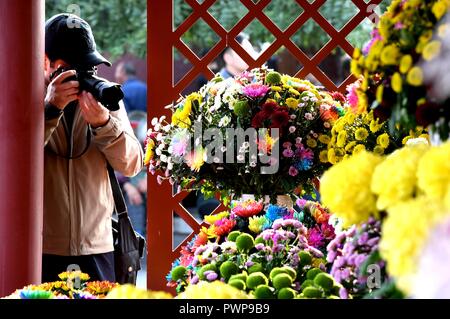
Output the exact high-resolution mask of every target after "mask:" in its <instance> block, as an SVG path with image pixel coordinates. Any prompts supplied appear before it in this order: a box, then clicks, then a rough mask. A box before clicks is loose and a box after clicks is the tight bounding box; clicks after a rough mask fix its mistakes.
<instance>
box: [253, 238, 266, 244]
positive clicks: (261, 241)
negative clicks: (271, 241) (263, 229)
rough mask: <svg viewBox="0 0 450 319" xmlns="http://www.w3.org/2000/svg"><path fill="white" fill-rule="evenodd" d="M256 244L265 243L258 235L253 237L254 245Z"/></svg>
mask: <svg viewBox="0 0 450 319" xmlns="http://www.w3.org/2000/svg"><path fill="white" fill-rule="evenodd" d="M257 244H264V245H265V244H266V241H265V240H264V239H263V238H262V237H258V238H256V239H255V245H257Z"/></svg>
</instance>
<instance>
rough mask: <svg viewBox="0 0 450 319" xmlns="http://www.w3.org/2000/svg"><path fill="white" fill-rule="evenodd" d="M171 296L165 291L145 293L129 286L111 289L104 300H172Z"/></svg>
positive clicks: (145, 291) (143, 290)
mask: <svg viewBox="0 0 450 319" xmlns="http://www.w3.org/2000/svg"><path fill="white" fill-rule="evenodd" d="M172 298H173V297H172V295H171V294H170V293H168V292H165V291H147V290H145V289H140V288H137V287H135V286H133V285H131V284H125V285H120V286H117V287H115V288H113V289H112V290H111V291H110V292H109V293H108V295H107V296H106V298H105V299H172Z"/></svg>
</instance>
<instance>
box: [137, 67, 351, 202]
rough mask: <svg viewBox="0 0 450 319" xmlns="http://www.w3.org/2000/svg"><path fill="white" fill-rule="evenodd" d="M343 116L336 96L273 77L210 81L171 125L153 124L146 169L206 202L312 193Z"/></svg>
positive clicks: (178, 109) (177, 108)
mask: <svg viewBox="0 0 450 319" xmlns="http://www.w3.org/2000/svg"><path fill="white" fill-rule="evenodd" d="M344 108H345V99H344V98H343V96H342V95H339V94H329V93H326V92H321V91H319V90H318V89H317V88H316V87H315V86H314V85H313V84H311V83H310V82H309V81H306V80H300V79H298V78H294V77H290V76H287V75H281V74H279V73H278V72H275V71H270V70H267V69H254V70H251V71H248V72H245V73H243V74H241V75H240V76H237V77H235V78H232V79H227V80H225V79H223V78H222V77H220V76H216V77H215V78H214V79H212V80H211V81H210V82H209V83H207V84H206V85H205V86H203V87H202V88H201V89H200V90H199V91H198V92H194V93H192V94H190V95H188V96H187V97H184V98H182V99H181V100H180V101H179V102H178V103H177V104H176V105H174V106H173V107H172V110H173V115H172V119H171V121H167V120H166V118H165V117H161V118H159V119H157V118H155V119H153V120H152V122H151V124H152V127H151V128H150V129H149V131H148V134H147V135H148V138H147V142H146V156H145V163H146V164H147V165H148V167H149V170H150V172H151V173H153V174H155V173H156V172H158V173H160V175H159V176H158V181H160V182H162V180H164V179H167V180H169V182H171V183H172V184H176V185H179V186H181V187H182V188H188V189H201V190H202V191H203V192H204V193H206V194H210V193H212V192H216V191H223V193H224V194H226V195H229V194H230V193H231V194H234V195H236V196H239V195H241V194H255V195H256V196H257V197H259V196H262V195H267V194H271V196H273V197H272V199H274V198H275V196H276V195H279V194H288V193H291V192H292V191H294V190H295V189H298V188H299V186H300V188H302V189H303V190H305V191H309V192H312V185H313V183H312V181H313V179H314V178H316V177H319V176H320V175H321V174H322V173H323V172H324V170H325V169H326V168H328V167H329V165H330V164H329V163H328V162H327V161H326V160H325V159H324V158H322V159H321V158H320V154H321V152H322V153H323V151H325V150H326V149H327V143H328V141H329V136H330V135H331V133H330V130H331V127H332V125H333V123H334V121H335V120H337V119H338V118H339V117H340V116H341V115H342V114H343V113H344ZM322 155H323V154H322Z"/></svg>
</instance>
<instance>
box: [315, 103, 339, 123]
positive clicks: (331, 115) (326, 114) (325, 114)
mask: <svg viewBox="0 0 450 319" xmlns="http://www.w3.org/2000/svg"><path fill="white" fill-rule="evenodd" d="M320 117H321V119H322V120H324V121H336V120H337V119H338V118H339V114H338V110H337V109H336V107H334V106H331V105H328V104H322V105H321V106H320Z"/></svg>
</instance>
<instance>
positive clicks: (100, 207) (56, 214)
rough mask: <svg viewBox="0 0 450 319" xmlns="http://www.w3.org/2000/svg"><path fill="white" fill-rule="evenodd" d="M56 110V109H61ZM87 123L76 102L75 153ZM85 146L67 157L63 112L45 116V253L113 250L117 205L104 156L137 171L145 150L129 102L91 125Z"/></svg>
mask: <svg viewBox="0 0 450 319" xmlns="http://www.w3.org/2000/svg"><path fill="white" fill-rule="evenodd" d="M57 116H58V115H57ZM87 129H88V125H87V123H86V122H85V120H84V119H83V117H82V116H81V113H80V110H79V107H77V108H76V112H75V117H74V124H73V145H74V146H73V151H72V157H74V156H78V155H80V154H81V153H82V152H83V150H84V149H85V148H86V145H87V139H86V135H87ZM91 131H92V135H91V136H92V139H91V144H90V146H89V147H88V149H87V152H86V153H85V154H84V155H83V156H81V157H79V158H77V159H72V160H68V159H65V158H63V157H60V156H58V155H56V154H60V155H63V156H67V154H68V151H69V150H68V145H69V143H68V140H67V134H66V121H65V118H64V116H63V115H62V114H61V115H59V116H58V117H57V118H53V119H47V118H46V121H45V145H46V146H45V152H44V153H45V155H44V156H45V170H44V175H45V177H44V234H43V237H44V245H43V252H44V253H45V254H55V255H63V256H78V255H90V254H99V253H105V252H110V251H113V250H114V248H113V238H112V229H111V227H112V225H111V214H112V212H113V209H114V200H113V197H112V191H111V186H110V182H109V177H108V172H107V170H106V160H108V162H109V163H110V164H111V166H112V167H113V168H114V170H116V171H118V172H120V173H122V174H123V175H125V176H134V175H136V174H137V173H139V171H140V170H141V169H142V167H143V154H142V148H141V146H140V143H139V141H138V140H137V139H136V137H135V135H134V133H133V130H132V128H131V125H130V122H129V120H128V117H127V114H126V111H125V108H124V106H123V104H121V108H120V110H119V111H117V112H111V118H110V120H109V122H108V123H107V124H106V125H105V126H104V127H101V128H98V129H92V130H91Z"/></svg>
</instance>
